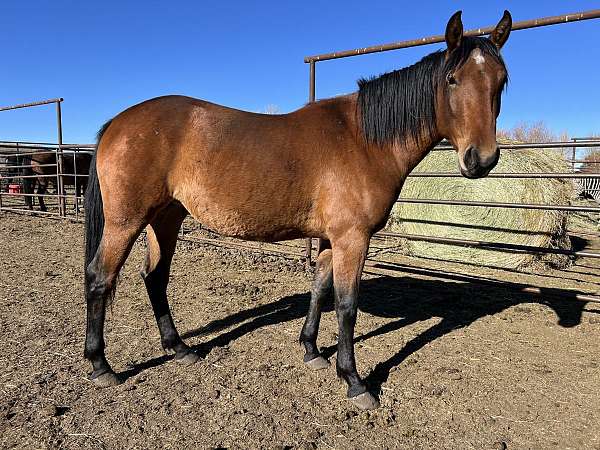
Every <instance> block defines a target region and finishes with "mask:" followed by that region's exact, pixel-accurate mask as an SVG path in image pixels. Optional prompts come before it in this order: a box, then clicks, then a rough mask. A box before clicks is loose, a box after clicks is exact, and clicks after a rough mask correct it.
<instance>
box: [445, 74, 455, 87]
mask: <svg viewBox="0 0 600 450" xmlns="http://www.w3.org/2000/svg"><path fill="white" fill-rule="evenodd" d="M446 81H447V82H448V84H449V85H450V86H454V85H455V84H456V78H454V75H452V74H451V73H449V74H448V75H446Z"/></svg>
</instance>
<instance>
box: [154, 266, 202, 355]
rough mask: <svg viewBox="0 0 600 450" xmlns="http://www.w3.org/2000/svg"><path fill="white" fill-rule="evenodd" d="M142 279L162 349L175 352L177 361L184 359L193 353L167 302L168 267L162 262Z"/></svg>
mask: <svg viewBox="0 0 600 450" xmlns="http://www.w3.org/2000/svg"><path fill="white" fill-rule="evenodd" d="M142 278H143V279H144V283H145V285H146V290H147V291H148V297H149V298H150V303H151V304H152V310H153V311H154V318H155V319H156V324H157V325H158V329H159V331H160V340H161V344H162V347H163V348H164V349H165V351H167V352H175V354H176V358H177V359H180V358H183V357H184V356H185V355H187V354H188V353H190V352H191V349H190V348H189V347H188V346H187V345H186V344H185V342H183V340H182V339H181V337H180V336H179V333H178V332H177V329H176V328H175V324H174V323H173V318H172V316H171V311H170V309H169V303H168V301H167V283H168V281H169V269H168V267H166V264H165V263H164V262H163V261H162V260H161V262H159V263H158V265H157V266H156V268H155V269H154V270H152V271H151V272H150V273H145V272H142Z"/></svg>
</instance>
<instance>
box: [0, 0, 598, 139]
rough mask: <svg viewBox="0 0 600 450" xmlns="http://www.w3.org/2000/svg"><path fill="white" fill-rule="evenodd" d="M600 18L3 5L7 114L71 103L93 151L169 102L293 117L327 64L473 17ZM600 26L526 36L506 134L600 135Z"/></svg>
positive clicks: (520, 11)
mask: <svg viewBox="0 0 600 450" xmlns="http://www.w3.org/2000/svg"><path fill="white" fill-rule="evenodd" d="M505 8H506V9H509V10H510V11H511V12H512V14H513V19H514V20H515V21H519V20H525V19H531V18H535V17H543V16H551V15H557V14H563V13H569V12H575V11H583V10H588V9H594V8H598V2H593V1H573V0H572V1H568V2H567V1H562V2H559V1H527V2H524V1H504V2H483V1H481V0H479V1H455V2H442V1H430V2H401V1H397V0H396V1H389V2H388V1H386V2H376V1H373V2H366V1H364V0H363V1H343V2H342V1H338V0H332V1H329V2H311V1H303V2H291V1H284V0H279V1H256V2H242V1H229V2H228V1H225V0H223V1H221V2H218V3H217V2H200V1H195V2H193V1H175V0H172V1H169V2H166V1H154V0H145V1H103V2H82V1H62V0H53V1H49V0H47V1H41V0H35V1H32V0H19V1H13V0H3V1H2V2H1V3H0V23H1V25H2V37H3V45H2V61H3V64H2V70H0V86H2V89H1V90H0V105H2V106H4V105H12V104H16V103H24V102H29V101H35V100H40V99H45V98H52V97H59V96H61V97H64V98H65V102H64V104H63V119H64V137H65V142H91V141H92V140H93V136H94V135H95V132H96V130H97V129H98V128H99V127H100V126H101V124H102V123H103V122H104V121H105V120H107V119H108V118H110V117H112V116H113V115H115V114H116V113H118V112H119V111H121V110H123V109H124V108H126V107H128V106H130V105H132V104H134V103H137V102H140V101H142V100H145V99H147V98H151V97H154V96H158V95H164V94H173V93H177V94H186V95H190V96H194V97H199V98H204V99H207V100H210V101H213V102H217V103H221V104H224V105H228V106H232V107H236V108H241V109H247V110H252V111H262V110H264V109H265V108H266V107H267V105H277V107H278V108H279V109H280V110H281V111H282V112H287V111H291V110H294V109H296V108H299V107H301V106H302V105H303V104H304V103H305V102H306V99H307V92H308V66H307V65H306V64H304V62H303V57H304V56H307V55H312V54H316V53H323V52H329V51H334V50H344V49H348V48H354V47H360V46H367V45H373V44H379V43H387V42H393V41H399V40H404V39H412V38H417V37H422V36H429V35H432V34H442V33H443V32H444V27H445V25H446V22H447V20H448V18H449V17H450V15H451V14H452V13H453V12H454V11H455V10H457V9H462V10H463V21H464V25H465V28H466V29H471V28H475V27H479V26H487V25H492V24H495V23H496V22H497V21H498V20H499V19H500V17H501V15H502V11H503V10H504V9H505ZM598 42H600V20H592V21H586V22H579V23H574V24H566V25H558V26H553V27H546V28H540V29H534V30H526V31H518V32H515V33H513V35H512V36H511V38H510V39H509V41H508V43H507V44H506V46H505V48H504V50H503V54H504V57H505V59H506V61H507V64H508V66H509V71H510V76H511V82H510V84H509V88H508V91H507V93H506V96H505V98H504V100H503V105H502V106H503V109H502V113H501V116H500V122H499V124H500V126H501V127H504V128H506V127H511V126H512V125H514V124H515V123H517V122H520V121H538V120H543V121H545V122H546V124H547V125H548V126H549V127H550V128H551V129H553V130H555V131H556V132H562V131H567V132H568V133H569V134H570V135H571V136H582V135H588V134H589V133H592V132H596V133H598V132H600V85H599V80H600V45H598ZM437 48H440V47H439V46H427V47H419V48H415V49H408V50H399V51H394V52H387V53H385V54H375V55H368V56H361V57H357V58H348V59H343V60H338V61H328V62H322V63H319V64H317V97H319V98H323V97H329V96H333V95H337V94H340V93H347V92H351V91H354V90H356V80H357V79H358V78H359V77H361V76H369V75H375V74H378V73H381V72H384V71H388V70H393V69H396V68H400V67H404V66H406V65H409V64H411V63H413V62H415V61H417V60H418V59H420V58H421V57H422V56H424V55H425V54H427V53H429V52H431V51H433V50H435V49H437ZM55 135H56V131H55V113H54V110H53V109H52V108H51V107H48V106H45V107H38V108H35V109H29V110H18V111H12V112H1V113H0V140H8V139H11V140H13V139H18V140H32V141H55V140H56V136H55Z"/></svg>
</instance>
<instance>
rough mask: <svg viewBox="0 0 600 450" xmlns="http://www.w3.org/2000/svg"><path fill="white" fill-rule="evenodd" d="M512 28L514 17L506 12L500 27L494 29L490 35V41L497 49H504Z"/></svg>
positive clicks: (499, 24)
mask: <svg viewBox="0 0 600 450" xmlns="http://www.w3.org/2000/svg"><path fill="white" fill-rule="evenodd" d="M511 28H512V17H511V15H510V13H509V12H508V11H507V10H504V15H503V16H502V19H500V22H498V25H496V28H494V31H492V32H491V34H490V40H491V41H492V42H493V43H494V44H495V45H496V47H498V48H499V49H500V48H502V46H503V45H504V43H505V42H506V40H507V39H508V36H510V30H511Z"/></svg>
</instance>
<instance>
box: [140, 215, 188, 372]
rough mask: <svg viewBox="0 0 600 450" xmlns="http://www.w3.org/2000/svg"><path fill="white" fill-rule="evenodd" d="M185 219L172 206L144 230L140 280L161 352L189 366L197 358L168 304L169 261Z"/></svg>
mask: <svg viewBox="0 0 600 450" xmlns="http://www.w3.org/2000/svg"><path fill="white" fill-rule="evenodd" d="M186 215H187V211H186V210H185V208H184V207H183V206H181V205H180V204H177V203H172V204H171V205H169V206H168V207H166V208H165V209H164V210H163V211H161V212H160V213H159V214H158V215H157V217H156V218H155V219H154V220H153V221H152V222H151V223H150V225H149V226H148V227H147V228H146V232H147V237H146V241H147V243H148V250H147V253H146V261H145V263H144V268H143V269H142V278H143V279H144V283H145V284H146V290H147V291H148V297H150V303H151V304H152V310H153V311H154V317H155V318H156V323H157V325H158V329H159V331H160V340H161V344H162V346H163V348H164V349H165V351H167V352H174V353H175V360H176V361H178V362H181V363H182V364H185V365H189V364H193V363H195V362H196V361H198V359H199V356H198V355H197V354H196V353H195V352H193V351H192V350H191V349H190V348H189V347H188V346H187V345H186V344H185V342H183V340H182V339H181V337H180V336H179V333H178V332H177V329H176V328H175V324H174V323H173V318H172V317H171V311H170V309H169V303H168V301H167V283H168V282H169V271H170V268H171V260H172V258H173V253H174V252H175V246H176V244H177V233H178V232H179V228H180V227H181V223H182V222H183V219H184V218H185V216H186Z"/></svg>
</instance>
